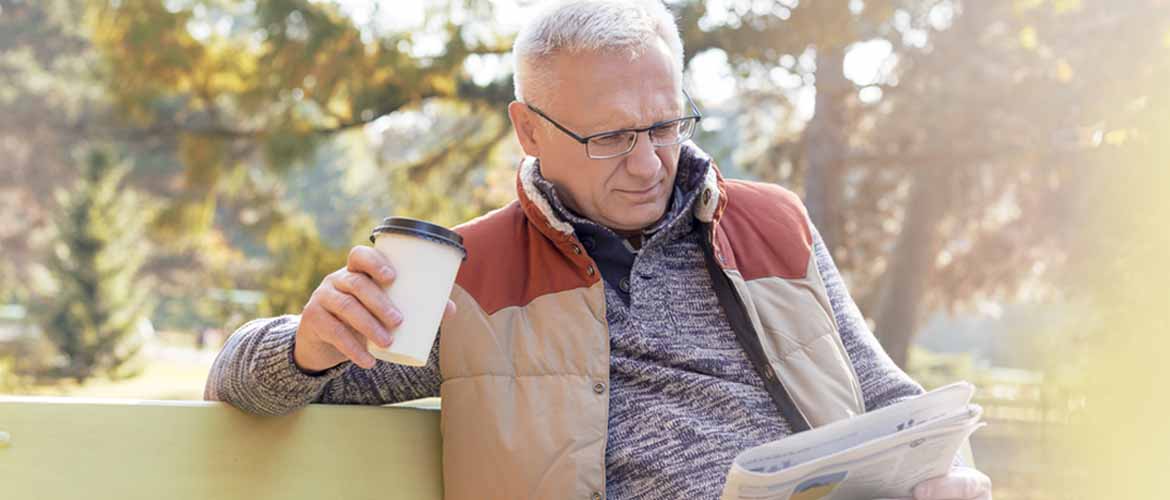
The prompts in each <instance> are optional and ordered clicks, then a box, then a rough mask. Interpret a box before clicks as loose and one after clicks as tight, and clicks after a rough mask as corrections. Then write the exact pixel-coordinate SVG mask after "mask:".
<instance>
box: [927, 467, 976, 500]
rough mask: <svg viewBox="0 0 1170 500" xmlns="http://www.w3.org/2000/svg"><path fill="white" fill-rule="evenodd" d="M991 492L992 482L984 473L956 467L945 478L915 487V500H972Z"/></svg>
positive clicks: (938, 478) (935, 479)
mask: <svg viewBox="0 0 1170 500" xmlns="http://www.w3.org/2000/svg"><path fill="white" fill-rule="evenodd" d="M990 491H991V480H990V479H989V478H988V477H987V476H986V475H984V474H983V473H982V472H979V471H976V470H974V469H970V468H966V467H955V468H953V469H951V472H950V473H948V474H947V475H945V476H942V477H937V478H934V479H929V480H926V481H923V482H922V483H920V484H919V485H917V486H915V487H914V498H915V500H970V499H978V498H982V497H984V496H985V495H986V494H987V493H989V492H990Z"/></svg>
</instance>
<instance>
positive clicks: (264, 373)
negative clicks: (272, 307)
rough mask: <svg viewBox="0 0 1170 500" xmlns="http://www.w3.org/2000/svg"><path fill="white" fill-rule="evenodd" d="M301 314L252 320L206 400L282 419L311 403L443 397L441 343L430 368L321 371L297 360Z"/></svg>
mask: <svg viewBox="0 0 1170 500" xmlns="http://www.w3.org/2000/svg"><path fill="white" fill-rule="evenodd" d="M299 325H300V316H296V315H287V316H280V317H276V318H265V319H258V320H255V321H251V322H249V323H247V324H245V325H244V326H242V327H240V329H239V330H236V332H235V333H233V334H232V336H231V337H230V338H229V339H228V341H227V343H226V344H225V345H224V347H223V350H222V351H220V353H219V356H218V357H217V358H216V360H215V363H214V364H212V367H211V373H209V374H208V377H207V386H206V388H205V389H204V399H208V400H217V401H223V402H226V403H228V404H231V405H232V406H235V407H237V408H240V409H241V410H244V411H247V412H249V413H256V414H261V415H282V414H286V413H289V412H292V411H294V410H296V409H298V408H301V407H304V406H306V405H308V404H310V403H330V404H363V405H381V404H389V403H397V402H400V401H407V400H411V399H418V398H425V397H435V396H438V395H439V384H440V382H441V380H442V379H441V376H440V374H439V368H438V367H439V359H438V356H439V349H438V345H439V342H438V341H437V340H436V341H435V347H433V348H432V349H431V354H430V358H429V359H428V360H427V364H426V365H424V366H421V367H409V366H404V365H398V364H394V363H387V362H384V361H381V360H379V361H378V362H377V364H376V365H375V366H374V368H372V369H369V370H364V369H362V368H361V367H358V366H357V365H354V364H353V363H351V362H348V361H346V362H344V363H342V364H340V365H337V366H335V367H333V368H330V369H328V370H326V371H324V372H321V373H315V374H309V373H306V372H304V371H302V370H301V369H300V368H299V367H297V366H296V363H295V362H294V361H293V345H294V340H295V335H296V331H297V327H298V326H299Z"/></svg>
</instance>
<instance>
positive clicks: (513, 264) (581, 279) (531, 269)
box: [455, 201, 596, 314]
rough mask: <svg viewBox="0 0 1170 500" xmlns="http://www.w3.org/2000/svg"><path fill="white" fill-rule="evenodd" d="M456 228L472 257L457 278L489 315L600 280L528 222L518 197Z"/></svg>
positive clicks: (458, 282) (468, 253) (456, 280)
mask: <svg viewBox="0 0 1170 500" xmlns="http://www.w3.org/2000/svg"><path fill="white" fill-rule="evenodd" d="M455 231H456V232H457V233H459V234H460V236H463V245H464V247H466V248H467V260H466V261H465V262H463V266H462V267H460V269H459V275H458V276H456V278H455V282H456V283H457V284H458V285H459V286H460V287H461V288H463V289H464V290H466V291H467V292H468V293H470V294H471V296H472V297H474V298H475V300H476V302H478V303H479V305H480V307H481V308H483V310H484V311H485V312H487V314H493V313H495V312H496V311H499V310H500V309H503V308H506V307H511V306H523V305H526V304H528V303H529V302H532V300H533V299H535V298H537V297H540V296H542V295H547V294H550V293H556V292H561V291H565V290H571V289H574V288H581V287H588V286H589V285H590V284H591V283H590V282H591V281H596V278H594V279H592V280H590V279H589V277H588V276H587V275H586V274H585V272H584V266H581V265H579V263H575V262H574V261H573V259H571V258H570V257H569V256H568V255H566V253H565V252H564V251H563V250H562V249H559V248H558V247H557V246H556V245H554V244H553V242H552V241H550V240H549V239H548V238H547V237H545V236H544V235H543V234H541V232H540V231H539V230H537V229H536V227H535V226H533V225H532V224H529V223H528V220H527V217H526V216H525V214H524V210H523V209H522V208H521V206H520V203H519V202H518V201H513V202H512V203H511V204H509V205H507V206H505V207H503V208H500V209H498V210H495V211H492V212H490V213H488V214H486V215H484V216H482V217H479V218H476V219H473V220H471V221H468V222H466V223H464V224H461V225H459V226H458V227H456V228H455Z"/></svg>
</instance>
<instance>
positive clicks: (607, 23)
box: [512, 0, 683, 104]
mask: <svg viewBox="0 0 1170 500" xmlns="http://www.w3.org/2000/svg"><path fill="white" fill-rule="evenodd" d="M656 38H657V39H661V40H662V41H663V42H665V43H666V46H667V47H668V48H669V49H670V52H671V54H672V56H673V57H672V59H673V60H674V63H675V64H674V66H675V71H674V73H675V81H677V82H679V83H680V84H681V82H682V69H683V46H682V39H681V38H680V37H679V34H678V24H676V23H675V21H674V16H673V15H672V14H671V13H670V11H669V10H667V9H666V6H665V5H663V4H662V0H566V1H559V2H553V3H551V5H548V6H547V7H546V8H545V9H544V10H542V11H541V12H540V13H539V14H538V15H537V16H536V17H535V18H534V19H532V20H531V21H530V22H528V23H527V24H525V26H524V27H523V28H522V29H521V30H520V33H519V34H518V35H517V36H516V42H515V44H514V45H513V46H512V55H513V64H514V70H513V73H512V83H513V86H514V87H515V91H516V100H518V101H520V102H527V103H532V104H539V103H536V102H534V101H532V99H533V98H534V97H536V99H537V100H540V99H542V96H544V95H546V94H547V88H548V86H549V85H551V80H552V78H551V75H549V74H548V70H547V66H548V65H547V61H548V59H549V58H550V57H551V56H553V55H556V54H558V53H569V54H572V53H579V52H583V51H603V50H628V51H630V52H629V53H630V57H631V59H633V58H634V57H637V56H638V55H640V54H641V53H642V51H644V50H645V49H646V48H648V47H650V46H652V44H653V43H655V41H656V40H655V39H656Z"/></svg>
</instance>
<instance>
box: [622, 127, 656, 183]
mask: <svg viewBox="0 0 1170 500" xmlns="http://www.w3.org/2000/svg"><path fill="white" fill-rule="evenodd" d="M625 160H626V161H625V163H626V171H628V172H629V173H630V175H632V176H635V177H639V178H644V179H653V178H655V177H657V176H658V171H659V169H661V168H662V159H661V158H659V157H658V151H657V150H656V149H655V148H654V145H653V144H650V132H642V133H640V134H638V141H637V143H636V144H634V150H633V151H630V154H628V155H626V158H625Z"/></svg>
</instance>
